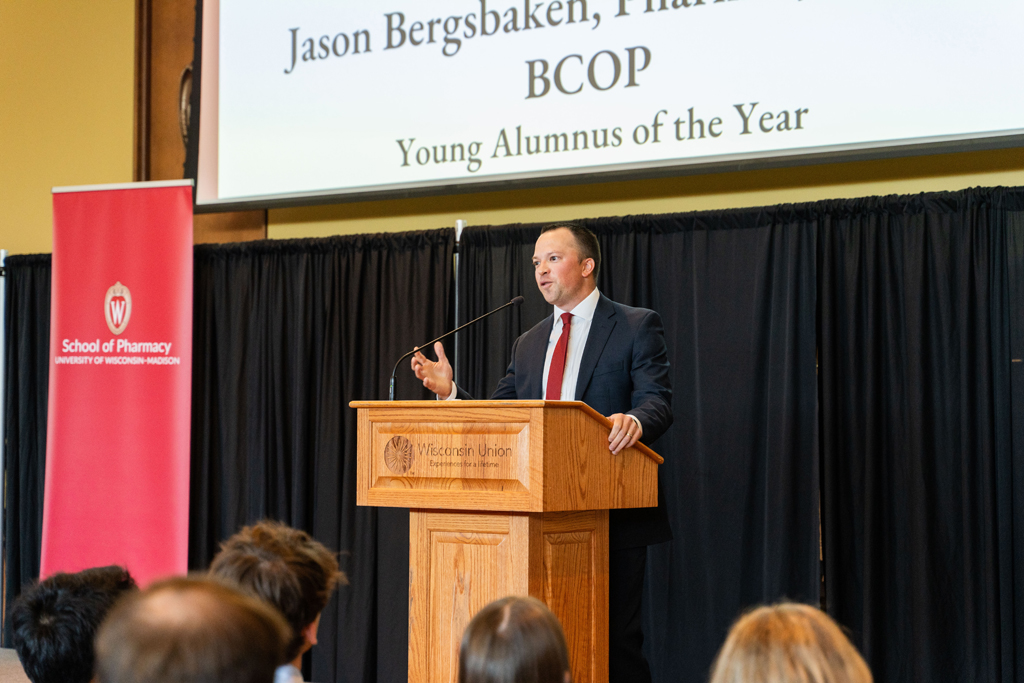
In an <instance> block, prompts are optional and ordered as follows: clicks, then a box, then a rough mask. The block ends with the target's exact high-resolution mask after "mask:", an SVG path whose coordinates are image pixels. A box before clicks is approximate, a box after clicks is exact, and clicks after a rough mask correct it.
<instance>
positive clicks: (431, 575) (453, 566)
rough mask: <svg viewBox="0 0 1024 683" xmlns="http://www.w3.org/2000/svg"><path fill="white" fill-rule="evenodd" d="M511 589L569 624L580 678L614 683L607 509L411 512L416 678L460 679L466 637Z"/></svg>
mask: <svg viewBox="0 0 1024 683" xmlns="http://www.w3.org/2000/svg"><path fill="white" fill-rule="evenodd" d="M508 595H532V596H534V597H536V598H538V599H540V600H542V601H543V602H545V603H546V604H547V605H548V607H549V608H550V609H551V611H552V612H554V613H555V616H557V617H558V620H559V621H560V622H561V623H562V627H563V629H564V630H565V636H566V641H567V643H568V646H569V653H570V663H571V665H572V671H573V680H574V681H576V682H577V683H604V682H605V681H607V680H608V658H607V649H608V646H607V643H608V630H607V629H608V512H607V511H588V512H548V513H539V514H538V513H461V512H446V511H441V510H413V511H411V512H410V516H409V681H410V683H412V682H416V683H427V682H438V681H439V682H443V683H448V682H451V683H454V682H455V681H457V680H458V654H459V644H460V641H461V638H462V633H463V631H464V630H465V628H466V625H467V624H468V623H469V620H470V619H472V618H473V615H474V614H476V613H477V612H478V611H479V610H480V609H481V608H482V607H484V606H485V605H486V604H487V603H489V602H491V601H493V600H497V599H498V598H503V597H505V596H508Z"/></svg>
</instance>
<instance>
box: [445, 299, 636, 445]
mask: <svg viewBox="0 0 1024 683" xmlns="http://www.w3.org/2000/svg"><path fill="white" fill-rule="evenodd" d="M600 300H601V292H600V291H598V289H597V288H596V287H595V288H594V291H592V292H591V293H590V294H589V295H587V298H585V299H584V300H583V301H581V302H579V303H578V304H576V307H575V308H573V309H572V310H571V311H568V312H569V313H572V318H571V319H570V324H571V327H570V328H569V347H568V348H567V349H566V353H565V374H563V375H562V395H561V396H560V400H562V401H575V400H576V383H577V381H578V380H579V377H580V363H581V362H582V361H583V349H585V348H586V347H587V338H588V337H589V336H590V326H591V323H593V322H594V313H595V312H597V302H598V301H600ZM554 309H555V324H554V325H552V326H551V336H549V337H548V350H547V352H546V353H545V354H544V377H543V380H542V384H541V390H540V395H541V396H542V397H543V396H546V395H547V393H548V370H549V369H550V368H551V356H553V355H554V353H555V345H556V344H558V338H559V337H561V336H562V314H563V313H565V312H566V311H563V310H562V309H560V308H559V307H558V306H555V307H554ZM458 393H459V388H458V387H456V386H455V382H452V393H451V394H449V395H448V397H447V398H446V399H444V400H446V401H454V400H455V397H456V396H457V395H458ZM438 398H439V399H440V398H441V397H440V396H438ZM626 414H627V415H629V417H630V418H632V419H633V422H634V423H636V426H637V427H639V428H640V429H643V426H642V425H641V424H640V418H638V417H637V416H636V415H633V414H631V413H626Z"/></svg>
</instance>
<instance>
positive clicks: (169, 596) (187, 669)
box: [96, 578, 291, 683]
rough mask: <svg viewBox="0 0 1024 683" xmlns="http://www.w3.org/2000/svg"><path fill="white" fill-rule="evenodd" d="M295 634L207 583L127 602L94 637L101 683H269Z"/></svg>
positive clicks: (248, 600)
mask: <svg viewBox="0 0 1024 683" xmlns="http://www.w3.org/2000/svg"><path fill="white" fill-rule="evenodd" d="M290 639H291V629H289V628H288V624H286V623H285V621H284V619H283V618H282V617H281V615H280V614H279V613H278V612H277V610H275V609H274V608H273V607H271V606H270V605H267V604H266V603H264V602H263V601H262V600H258V599H256V598H253V597H250V596H248V595H245V594H244V593H241V592H240V591H238V590H236V589H235V588H232V587H230V586H227V585H225V584H222V583H220V582H218V581H216V580H213V579H209V578H175V579H167V580H165V581H161V582H159V583H155V584H153V585H152V586H150V587H149V588H147V589H146V590H145V591H142V592H141V593H138V594H136V595H132V596H130V597H128V598H125V599H124V600H123V601H121V602H120V603H118V604H117V605H116V606H115V607H114V609H112V610H111V611H110V614H109V615H108V617H107V620H106V621H105V622H103V625H102V626H101V627H100V630H99V634H98V635H97V636H96V673H97V678H98V680H99V682H100V683H272V681H273V680H274V671H275V670H276V669H277V667H278V666H280V665H281V664H283V663H284V662H285V659H284V653H285V647H286V645H287V643H288V641H289V640H290Z"/></svg>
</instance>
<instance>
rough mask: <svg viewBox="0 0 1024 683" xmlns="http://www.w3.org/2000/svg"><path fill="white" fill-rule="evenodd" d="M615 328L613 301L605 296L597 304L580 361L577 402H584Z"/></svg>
mask: <svg viewBox="0 0 1024 683" xmlns="http://www.w3.org/2000/svg"><path fill="white" fill-rule="evenodd" d="M614 328H615V307H614V306H612V302H611V300H610V299H609V298H608V297H606V296H605V295H604V294H602V295H601V298H600V299H599V300H598V302H597V308H596V309H595V310H594V320H593V322H591V323H590V334H589V335H587V345H586V346H585V347H584V348H583V359H582V360H581V361H580V374H579V377H578V378H577V379H576V400H577V401H582V400H583V393H584V392H585V391H586V390H587V386H589V385H590V379H591V377H593V376H594V369H595V368H597V361H598V360H600V358H601V352H602V351H604V347H605V344H607V343H608V338H609V337H610V336H611V334H612V330H613V329H614Z"/></svg>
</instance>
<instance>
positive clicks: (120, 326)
mask: <svg viewBox="0 0 1024 683" xmlns="http://www.w3.org/2000/svg"><path fill="white" fill-rule="evenodd" d="M107 282H110V280H107ZM103 317H105V318H106V319H107V327H108V328H109V329H110V332H111V334H121V333H122V332H124V330H125V328H126V327H128V321H129V320H130V319H131V317H132V293H131V292H130V291H128V288H127V287H125V286H124V285H122V284H121V283H120V282H115V283H114V284H113V285H111V287H110V289H108V290H107V296H106V297H105V298H104V299H103Z"/></svg>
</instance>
